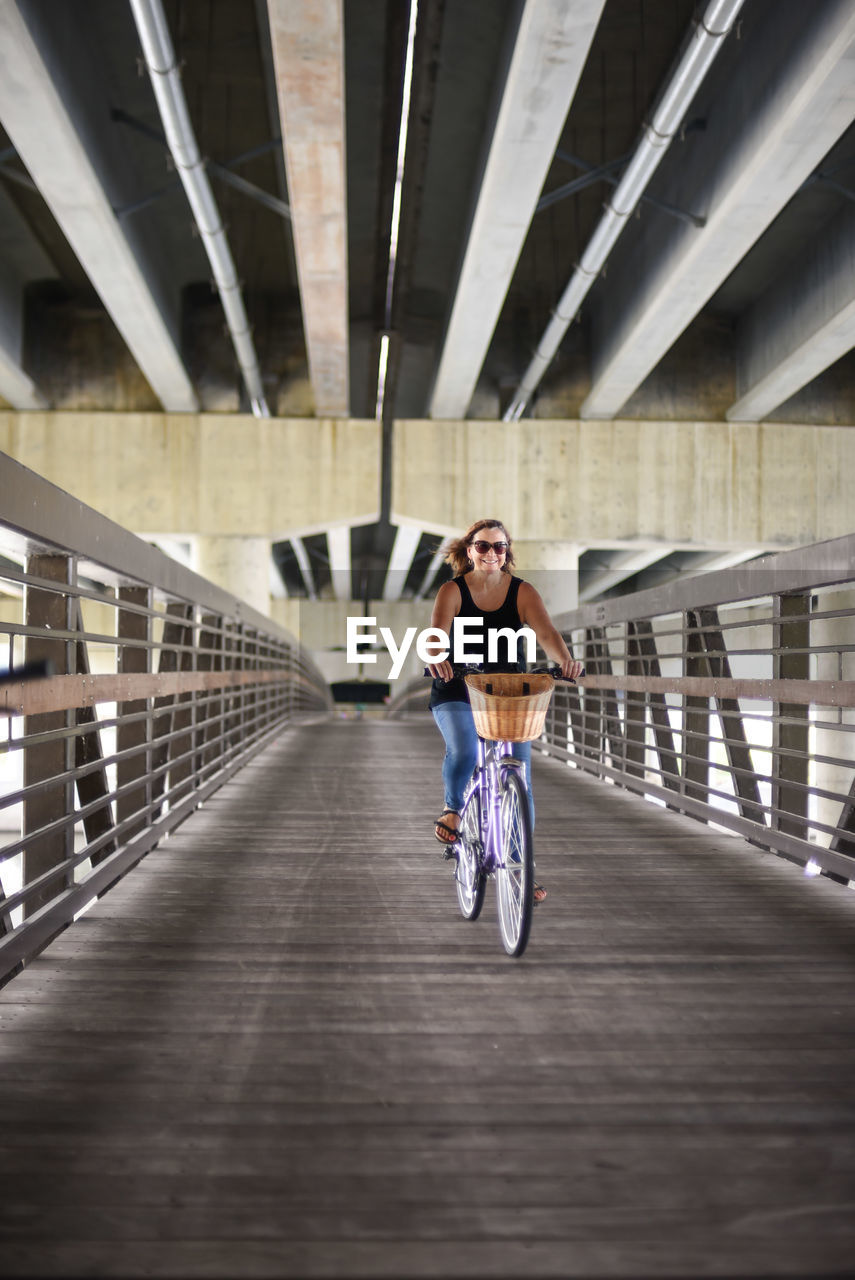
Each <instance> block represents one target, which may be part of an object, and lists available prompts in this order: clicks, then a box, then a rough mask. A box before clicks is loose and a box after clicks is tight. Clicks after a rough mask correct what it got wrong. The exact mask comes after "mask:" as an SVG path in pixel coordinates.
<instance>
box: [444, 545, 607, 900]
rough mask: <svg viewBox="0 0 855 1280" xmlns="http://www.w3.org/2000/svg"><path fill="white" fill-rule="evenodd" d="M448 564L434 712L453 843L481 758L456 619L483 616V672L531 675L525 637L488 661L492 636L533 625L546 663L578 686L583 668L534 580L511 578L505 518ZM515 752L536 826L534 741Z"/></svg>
mask: <svg viewBox="0 0 855 1280" xmlns="http://www.w3.org/2000/svg"><path fill="white" fill-rule="evenodd" d="M445 560H446V563H447V564H450V565H451V566H452V568H453V569H454V570H455V571H456V576H455V577H454V578H453V579H452V580H451V581H450V582H445V583H443V585H442V586H441V587H440V589H439V591H438V592H437V595H436V600H435V602H434V606H433V613H432V615H431V626H432V627H436V628H439V629H440V630H442V631H443V632H445V634H446V635H447V636H449V639H450V641H451V646H452V648H451V654H450V655H449V657H448V658H446V659H445V660H444V661H442V662H433V663H430V664H429V668H428V669H429V671H430V673H431V675H432V676H433V683H432V685H431V696H430V709H431V711H432V712H433V717H434V720H435V721H436V723H437V726H438V728H439V731H440V733H441V734H442V736H443V738H444V739H445V758H444V760H443V764H442V781H443V786H444V788H445V808H444V809H443V811H442V813H441V814H440V816H439V818H438V819H437V821H436V824H435V826H434V834H435V835H436V838H437V840H439V842H440V844H453V843H454V841H455V840H456V839H457V832H458V829H459V827H460V811H461V809H462V808H463V796H464V792H465V790H466V784H467V782H468V781H469V779H470V777H471V776H472V771H473V769H474V768H475V764H476V761H477V758H478V735H477V733H476V731H475V721H474V719H473V717H472V709H471V707H470V705H469V693H468V690H467V688H466V683H465V681H464V680H463V678H462V677H461V676H455V675H454V669H453V667H452V665H451V657H452V656H453V653H454V631H455V624H456V620H457V619H458V618H482V619H483V633H482V643H483V651H482V656H481V657H479V658H476V659H475V661H482V660H483V661H484V670H485V671H525V669H526V664H525V658H524V656H523V653H524V645H523V641H522V639H520V640H519V641H518V644H517V655H516V659H514V658H513V656H512V655H510V654H508V658H507V660H506V661H504V662H501V661H497V662H492V663H488V662H487V661H486V658H487V654H488V651H489V649H488V645H489V637H490V633H491V632H493V633H496V632H498V631H500V630H503V629H505V628H512V629H513V630H514V631H519V630H520V628H521V627H530V628H531V630H532V631H533V632H534V634H535V636H536V637H537V641H538V644H539V645H540V646H541V648H542V649H543V650H544V652H545V653H546V655H547V657H549V658H551V659H552V661H553V662H555V663H557V664H558V665H559V666H560V667H561V674H562V676H564V677H566V678H568V679H571V680H575V679H576V677H577V676H578V675H579V674H580V672H581V670H582V664H581V662H577V661H576V659H575V658H574V657H573V655H572V654H571V652H570V650H569V649H568V648H567V645H566V644H565V643H564V639H563V637H562V636H561V633H560V632H559V631H558V629H557V628H556V626H555V624H554V623H553V621H552V619H551V618H550V616H549V614H548V612H547V609H546V606H545V605H544V603H543V600H542V599H541V597H540V595H539V594H538V592H537V591H535V589H534V587H533V586H532V585H531V583H529V582H524V581H523V579H522V578H517V577H515V576H514V574H513V572H512V568H511V566H512V565H513V563H514V553H513V550H512V543H511V538H510V535H509V533H508V531H507V529H506V528H505V526H504V525H503V524H502V522H501V520H476V521H475V523H474V524H473V525H471V526H470V528H469V529H467V530H466V532H465V533H464V534H463V536H462V537H460V538H455V539H454V540H453V541H452V542H451V543H450V544H449V545H448V548H447V552H446V556H445ZM497 644H498V653H497V656H501V654H502V653H506V652H507V642H506V640H505V639H504V638H502V637H499V638H498V641H497ZM478 647H479V646H478V644H477V643H476V642H473V637H472V633H471V631H470V632H468V634H467V636H466V649H467V653H470V654H471V653H477V652H478ZM513 754H514V755H515V756H516V757H517V758H518V759H519V760H522V761H523V762H524V764H525V777H526V788H527V790H528V796H529V807H530V810H531V815H532V825H533V823H534V803H533V800H532V795H531V743H530V742H516V743H514V744H513ZM545 897H546V892H545V890H544V889H543V888H542V887H538V889H536V890H535V899H536V901H542V899H543V898H545Z"/></svg>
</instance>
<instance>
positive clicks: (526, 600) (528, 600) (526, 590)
mask: <svg viewBox="0 0 855 1280" xmlns="http://www.w3.org/2000/svg"><path fill="white" fill-rule="evenodd" d="M517 606H518V608H519V614H520V619H521V620H522V623H523V625H524V626H526V627H531V629H532V631H533V632H534V634H535V635H536V636H537V642H538V644H539V645H540V647H541V649H543V651H544V653H545V654H546V656H547V657H548V658H551V659H552V661H553V662H557V663H558V664H559V666H560V667H561V674H562V675H563V676H564V677H565V678H566V679H568V680H575V679H576V678H577V676H578V675H579V674H580V672H581V670H582V664H581V662H577V661H576V659H575V658H574V657H573V655H572V653H571V652H570V650H569V649H568V648H567V645H566V644H565V643H564V637H563V636H562V635H561V632H560V631H559V630H558V628H557V627H556V625H555V623H554V622H553V621H552V619H551V618H550V616H549V613H548V612H547V609H546V605H545V604H544V603H543V600H542V599H541V597H540V594H539V593H538V592H537V591H535V589H534V587H533V586H532V585H531V583H530V582H521V583H520V591H519V595H518V596H517Z"/></svg>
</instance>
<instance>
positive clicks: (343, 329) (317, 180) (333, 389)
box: [267, 0, 349, 418]
mask: <svg viewBox="0 0 855 1280" xmlns="http://www.w3.org/2000/svg"><path fill="white" fill-rule="evenodd" d="M267 8H268V15H269V19H270V40H271V44H272V47H273V61H274V66H275V70H276V86H277V92H278V96H279V116H280V124H281V132H282V139H283V145H284V149H285V169H286V173H287V177H288V195H289V202H290V206H291V220H292V225H293V230H294V247H295V251H296V255H297V275H298V278H299V282H300V298H301V302H302V307H303V329H304V332H305V337H306V350H307V354H308V358H309V372H310V375H311V381H312V390H313V392H314V397H315V412H316V414H317V415H318V417H325V418H344V417H347V414H348V412H349V390H348V385H349V357H348V293H347V186H346V172H345V120H344V14H343V10H342V0H268V5H267Z"/></svg>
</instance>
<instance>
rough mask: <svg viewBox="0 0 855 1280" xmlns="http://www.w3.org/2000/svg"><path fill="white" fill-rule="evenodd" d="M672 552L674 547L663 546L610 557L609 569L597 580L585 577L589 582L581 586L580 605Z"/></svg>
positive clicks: (588, 576)
mask: <svg viewBox="0 0 855 1280" xmlns="http://www.w3.org/2000/svg"><path fill="white" fill-rule="evenodd" d="M672 550H673V547H670V546H668V545H665V544H663V545H661V546H658V547H642V548H640V549H639V550H638V551H624V552H617V553H616V554H614V555H612V556H610V557H609V561H610V563H609V567H608V568H607V569H603V570H602V572H601V573H598V574H597V575H596V577H595V578H591V577H590V575H587V574H586V575H585V576H586V578H587V582H586V583H585V585H584V586H582V585H581V584H580V586H579V601H578V603H579V604H587V603H588V601H589V600H596V599H597V597H598V596H601V595H602V594H603V593H604V592H606V591H609V590H611V588H612V587H616V586H618V585H619V584H620V583H621V582H625V581H626V579H627V578H631V577H632V576H633V575H634V574H636V573H640V572H641V571H642V569H648V568H649V567H650V566H651V565H653V564H656V562H657V561H658V560H663V559H664V558H665V557H666V556H667V555H669V554H670V553H671V551H672Z"/></svg>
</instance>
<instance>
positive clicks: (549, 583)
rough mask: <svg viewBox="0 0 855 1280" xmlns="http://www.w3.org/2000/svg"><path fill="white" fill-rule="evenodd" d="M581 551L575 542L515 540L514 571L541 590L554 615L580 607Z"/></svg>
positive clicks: (545, 602) (548, 607)
mask: <svg viewBox="0 0 855 1280" xmlns="http://www.w3.org/2000/svg"><path fill="white" fill-rule="evenodd" d="M580 551H581V548H580V547H579V545H578V543H575V542H566V541H556V542H552V541H550V542H547V541H531V542H529V541H515V542H514V559H515V561H516V563H515V564H514V571H515V572H516V573H518V574H519V576H520V577H521V578H525V580H526V582H530V583H531V585H532V586H533V587H534V588H535V589H536V590H537V591H539V592H540V594H541V596H542V597H543V602H544V604H545V605H546V607H547V609H548V610H549V612H550V613H551V614H552V617H553V618H557V617H558V615H559V614H561V613H567V612H568V611H569V610H570V609H577V608H578V607H579V553H580Z"/></svg>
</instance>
